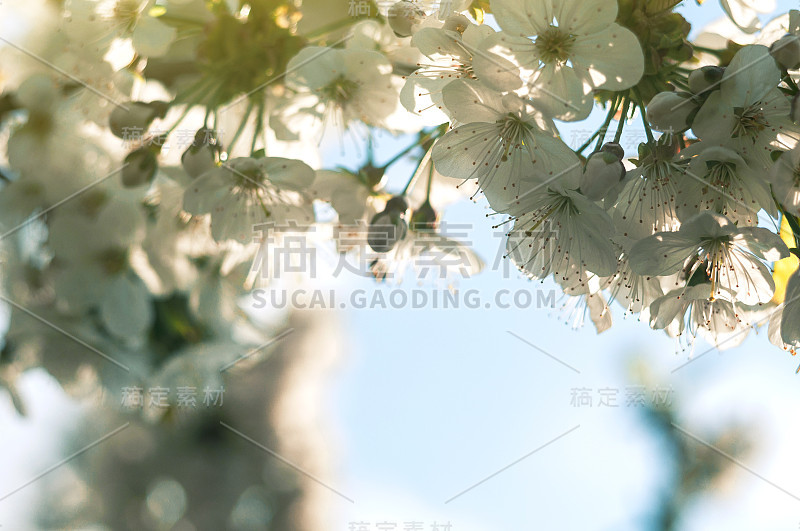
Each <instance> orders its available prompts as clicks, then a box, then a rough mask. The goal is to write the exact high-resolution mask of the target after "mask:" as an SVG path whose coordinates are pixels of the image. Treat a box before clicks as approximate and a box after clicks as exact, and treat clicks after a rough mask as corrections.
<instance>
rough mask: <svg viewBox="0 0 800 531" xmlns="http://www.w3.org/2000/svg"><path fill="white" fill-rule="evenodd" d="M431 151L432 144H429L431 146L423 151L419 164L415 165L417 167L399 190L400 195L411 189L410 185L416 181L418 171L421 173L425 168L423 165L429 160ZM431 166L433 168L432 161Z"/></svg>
mask: <svg viewBox="0 0 800 531" xmlns="http://www.w3.org/2000/svg"><path fill="white" fill-rule="evenodd" d="M431 153H433V146H431V148H430V149H429V150H428V151H427V152H425V155H424V156H423V157H422V160H420V161H419V164H418V165H417V169H416V170H415V171H414V175H412V176H411V178H410V179H409V180H408V182H407V183H406V186H405V188H403V191H402V192H400V195H406V194H407V193H408V191H409V190H410V189H411V185H412V184H414V183H415V182H416V181H417V179H418V178H419V175H420V173H422V170H423V168H425V165H426V164H428V162H429V161H430V160H431ZM431 168H433V162H431ZM431 171H432V170H431Z"/></svg>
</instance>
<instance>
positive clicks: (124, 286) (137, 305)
mask: <svg viewBox="0 0 800 531" xmlns="http://www.w3.org/2000/svg"><path fill="white" fill-rule="evenodd" d="M100 318H101V319H102V321H103V325H105V327H106V328H107V329H108V331H109V332H110V333H111V334H112V335H114V336H117V337H120V338H122V339H126V340H129V341H132V340H136V339H140V338H141V337H142V336H143V335H144V333H145V332H146V331H147V329H148V328H149V327H150V324H151V323H152V321H153V309H152V306H151V304H150V293H149V291H148V290H147V287H146V286H145V285H144V283H143V282H142V281H141V280H139V278H138V277H134V278H131V276H130V275H127V274H122V275H116V276H115V277H114V278H113V279H111V280H110V281H109V282H108V284H107V285H106V289H105V292H104V297H103V301H102V303H101V305H100Z"/></svg>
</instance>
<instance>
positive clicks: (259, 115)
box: [250, 100, 267, 155]
mask: <svg viewBox="0 0 800 531" xmlns="http://www.w3.org/2000/svg"><path fill="white" fill-rule="evenodd" d="M263 128H264V101H263V100H262V101H260V102H259V103H258V108H257V109H256V126H255V131H253V140H252V142H250V154H251V155H252V154H253V153H255V151H256V142H257V141H258V135H259V133H260V132H261V130H262V129H263ZM266 149H267V146H266V145H264V152H265V154H266Z"/></svg>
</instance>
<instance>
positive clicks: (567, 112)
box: [529, 63, 593, 121]
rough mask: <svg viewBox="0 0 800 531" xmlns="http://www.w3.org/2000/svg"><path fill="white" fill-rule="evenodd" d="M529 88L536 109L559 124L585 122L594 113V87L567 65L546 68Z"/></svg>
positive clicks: (552, 65)
mask: <svg viewBox="0 0 800 531" xmlns="http://www.w3.org/2000/svg"><path fill="white" fill-rule="evenodd" d="M529 87H530V95H531V98H532V99H533V100H534V104H535V105H536V107H537V108H538V109H541V111H542V112H543V113H544V114H546V115H548V116H552V117H553V118H556V119H558V120H564V121H576V120H583V119H585V118H586V117H587V116H589V114H590V113H591V112H592V103H593V102H592V97H591V86H589V84H588V83H587V82H586V81H584V80H582V79H580V77H579V76H578V75H577V74H576V72H575V70H573V69H572V68H570V67H569V66H567V65H557V64H555V63H548V64H545V65H544V68H542V69H541V70H539V71H538V72H537V74H536V75H535V76H534V78H533V79H531V81H530V82H529Z"/></svg>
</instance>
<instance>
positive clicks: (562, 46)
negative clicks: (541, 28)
mask: <svg viewBox="0 0 800 531" xmlns="http://www.w3.org/2000/svg"><path fill="white" fill-rule="evenodd" d="M574 44H575V37H574V36H572V35H570V34H569V33H567V32H566V31H564V30H562V29H561V28H559V27H558V26H550V27H549V28H548V29H547V30H545V32H544V33H542V34H541V35H539V36H538V37H537V38H536V42H535V43H534V46H535V48H536V51H537V52H538V53H539V59H541V60H542V61H543V62H545V63H557V64H563V63H566V62H567V61H568V60H569V58H570V57H571V56H572V47H573V45H574Z"/></svg>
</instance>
